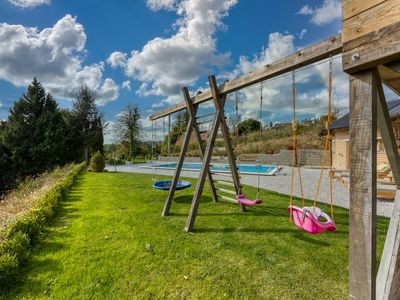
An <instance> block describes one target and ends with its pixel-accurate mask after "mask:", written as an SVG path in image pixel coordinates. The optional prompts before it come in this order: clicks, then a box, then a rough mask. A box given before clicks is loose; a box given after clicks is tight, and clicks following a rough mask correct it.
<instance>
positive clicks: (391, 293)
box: [376, 73, 400, 300]
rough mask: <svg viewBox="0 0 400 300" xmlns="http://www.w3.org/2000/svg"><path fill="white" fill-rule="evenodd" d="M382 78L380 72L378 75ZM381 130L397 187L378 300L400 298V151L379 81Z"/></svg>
mask: <svg viewBox="0 0 400 300" xmlns="http://www.w3.org/2000/svg"><path fill="white" fill-rule="evenodd" d="M376 76H377V78H379V73H377V74H376ZM378 127H379V129H380V131H381V135H382V140H383V143H384V146H385V151H386V154H387V157H388V160H389V164H390V167H391V169H392V173H393V177H394V180H395V182H396V185H397V192H396V196H395V200H394V207H393V210H392V216H391V218H390V224H389V229H388V232H387V235H386V240H385V246H384V248H383V253H382V258H381V262H380V264H379V270H378V275H377V279H376V296H377V299H380V300H381V299H382V300H383V299H399V298H400V286H399V283H400V259H399V257H400V193H399V184H400V182H399V174H400V155H399V152H398V149H397V145H396V140H395V137H394V133H393V128H392V122H391V120H390V116H389V111H388V107H387V104H386V99H385V94H384V92H383V88H382V84H381V82H378Z"/></svg>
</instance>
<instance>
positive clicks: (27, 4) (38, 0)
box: [8, 0, 51, 8]
mask: <svg viewBox="0 0 400 300" xmlns="http://www.w3.org/2000/svg"><path fill="white" fill-rule="evenodd" d="M8 2H10V3H11V4H12V5H15V6H18V7H22V8H33V7H36V6H39V5H43V4H50V3H51V0H8Z"/></svg>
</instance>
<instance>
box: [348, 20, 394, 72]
mask: <svg viewBox="0 0 400 300" xmlns="http://www.w3.org/2000/svg"><path fill="white" fill-rule="evenodd" d="M355 56H357V57H355ZM399 59H400V22H397V23H395V24H392V25H389V26H386V27H384V28H382V29H379V30H377V31H373V32H370V33H368V34H366V35H364V36H361V37H359V38H357V39H354V40H352V41H350V42H347V43H344V44H343V55H342V65H343V70H344V71H345V72H347V73H356V72H359V71H362V70H366V69H370V68H375V67H376V66H378V65H382V64H386V63H389V62H392V61H396V60H399Z"/></svg>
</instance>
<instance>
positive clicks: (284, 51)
mask: <svg viewBox="0 0 400 300" xmlns="http://www.w3.org/2000/svg"><path fill="white" fill-rule="evenodd" d="M294 52H295V46H294V37H293V36H292V35H288V34H287V35H283V34H281V33H278V32H276V33H271V34H270V35H269V39H268V43H267V46H266V47H265V48H263V49H262V50H261V52H260V53H259V54H257V55H255V56H254V57H253V58H247V57H244V56H242V57H241V58H240V60H239V64H238V65H237V66H236V69H235V70H234V71H233V72H232V73H231V74H226V77H227V78H229V79H232V78H236V77H238V76H241V75H243V74H245V73H248V72H250V71H254V70H256V69H259V68H261V67H262V66H264V65H266V64H269V63H271V62H273V61H275V60H277V59H279V58H282V57H284V56H287V55H290V54H292V53H294ZM327 67H328V64H327V63H319V64H315V65H312V66H308V67H306V68H303V69H299V70H296V72H295V74H296V87H297V99H296V100H297V113H298V114H299V115H300V114H303V115H304V114H308V115H317V114H321V113H326V111H327V85H328V69H327ZM333 71H334V77H333V79H334V81H333V97H332V101H333V107H336V108H339V109H341V111H342V112H345V111H346V110H347V107H348V77H347V75H346V74H345V73H343V71H342V69H341V64H340V59H335V60H334V64H333ZM291 84H292V79H291V74H285V75H282V76H278V77H276V78H273V79H271V80H268V81H267V82H264V83H263V111H264V114H263V115H264V121H265V122H267V121H268V122H269V121H271V120H272V121H277V120H281V119H282V118H283V117H285V118H286V119H290V118H291V115H292V95H291ZM232 97H234V95H230V100H232ZM239 102H240V103H239V110H240V113H241V115H242V118H243V119H247V118H256V119H257V118H258V114H259V105H260V85H259V84H258V85H253V86H250V87H247V88H245V89H242V90H241V91H239ZM267 112H268V113H269V114H270V117H266V115H267Z"/></svg>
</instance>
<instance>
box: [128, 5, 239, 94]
mask: <svg viewBox="0 0 400 300" xmlns="http://www.w3.org/2000/svg"><path fill="white" fill-rule="evenodd" d="M236 2H237V0H215V1H204V0H183V1H180V2H179V3H178V2H177V1H148V2H147V3H148V5H150V6H151V5H152V6H151V7H155V8H168V9H170V8H171V7H174V9H175V10H176V11H177V14H178V15H179V16H180V18H179V19H178V21H177V22H176V23H175V26H176V28H177V32H176V33H175V34H174V35H172V36H171V37H169V38H160V37H157V38H155V39H153V40H151V41H149V42H148V43H147V44H146V45H145V46H144V47H143V49H142V50H140V51H138V50H134V51H132V52H131V56H130V57H129V59H128V61H127V66H126V69H125V72H126V74H127V75H128V76H131V77H132V78H134V79H136V80H139V81H141V82H142V84H141V86H140V88H139V90H138V91H137V92H138V93H139V94H141V95H161V96H165V97H168V100H166V101H167V102H168V101H173V99H171V98H169V97H170V96H175V95H178V94H179V93H180V89H181V87H182V86H190V85H191V84H192V83H194V82H195V81H196V80H197V79H198V78H199V77H200V76H201V75H203V74H204V73H206V72H207V71H208V70H209V68H210V67H213V66H217V67H219V66H222V65H224V64H226V63H227V62H228V61H229V59H230V55H229V53H228V54H220V53H218V52H217V50H216V41H215V38H214V37H213V35H214V33H215V32H216V30H217V29H218V28H221V27H223V23H222V21H221V19H222V18H223V17H224V16H226V15H227V14H228V11H229V9H230V8H231V7H232V6H234V5H235V4H236ZM150 3H151V4H150Z"/></svg>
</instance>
